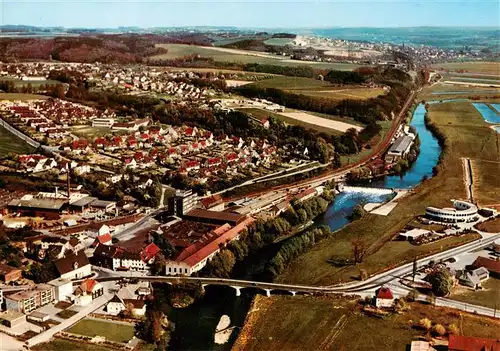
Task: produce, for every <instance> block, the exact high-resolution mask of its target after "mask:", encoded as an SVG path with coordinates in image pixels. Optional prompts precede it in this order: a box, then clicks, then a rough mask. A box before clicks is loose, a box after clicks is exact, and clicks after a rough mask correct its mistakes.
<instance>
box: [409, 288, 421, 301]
mask: <svg viewBox="0 0 500 351" xmlns="http://www.w3.org/2000/svg"><path fill="white" fill-rule="evenodd" d="M418 295H420V293H419V292H418V290H417V289H412V290H411V291H410V292H409V293H408V295H406V299H407V300H408V301H415V300H417V298H418Z"/></svg>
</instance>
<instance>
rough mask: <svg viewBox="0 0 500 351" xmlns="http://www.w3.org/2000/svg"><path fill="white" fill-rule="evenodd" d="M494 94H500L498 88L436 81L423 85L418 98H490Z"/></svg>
mask: <svg viewBox="0 0 500 351" xmlns="http://www.w3.org/2000/svg"><path fill="white" fill-rule="evenodd" d="M451 92H454V93H455V94H450V93H451ZM440 93H443V94H440ZM495 95H500V88H489V87H466V86H459V85H450V84H442V83H438V84H435V85H433V86H431V87H425V88H424V89H423V90H422V92H421V93H420V95H419V99H423V100H426V101H431V100H448V99H457V98H467V97H472V96H480V97H484V98H490V97H492V96H495Z"/></svg>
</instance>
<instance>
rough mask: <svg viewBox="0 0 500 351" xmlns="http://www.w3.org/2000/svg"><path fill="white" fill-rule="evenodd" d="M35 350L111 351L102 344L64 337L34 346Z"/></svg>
mask: <svg viewBox="0 0 500 351" xmlns="http://www.w3.org/2000/svg"><path fill="white" fill-rule="evenodd" d="M31 350H33V351H111V350H112V349H108V348H106V347H104V346H102V345H96V344H86V343H83V342H76V341H69V340H64V339H54V340H52V341H51V342H46V343H43V344H39V345H36V346H33V347H32V348H31Z"/></svg>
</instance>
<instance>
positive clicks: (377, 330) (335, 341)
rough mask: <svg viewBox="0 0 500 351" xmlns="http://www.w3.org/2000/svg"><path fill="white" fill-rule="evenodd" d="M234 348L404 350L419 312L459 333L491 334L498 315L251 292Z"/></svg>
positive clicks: (413, 334)
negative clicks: (380, 310) (376, 310)
mask: <svg viewBox="0 0 500 351" xmlns="http://www.w3.org/2000/svg"><path fill="white" fill-rule="evenodd" d="M252 307H253V309H252V312H251V314H250V315H249V317H247V320H246V323H245V325H244V327H243V329H242V331H241V332H240V335H239V337H238V340H237V341H236V344H235V345H234V347H233V350H235V351H240V350H349V351H356V350H360V351H372V350H373V351H379V350H405V348H406V345H408V344H410V343H411V341H412V340H415V339H417V338H418V337H420V336H425V331H422V330H421V329H419V328H415V325H416V324H417V323H418V321H419V320H420V319H422V318H429V319H430V320H431V321H432V322H434V323H440V324H442V325H443V326H445V327H446V326H448V325H450V324H452V323H453V324H456V325H457V326H460V325H461V326H462V330H463V335H467V336H478V337H487V338H496V337H497V336H498V328H500V323H499V322H498V320H494V319H489V318H484V317H479V316H474V315H469V314H463V317H462V318H460V314H459V313H457V312H456V311H453V310H449V309H443V308H438V307H432V306H429V305H423V304H419V303H411V304H410V307H411V308H410V310H408V311H406V312H403V313H401V314H389V315H388V316H386V317H384V318H376V317H370V316H367V315H365V314H363V313H362V312H361V308H360V306H359V305H358V304H357V303H356V302H355V301H353V300H351V301H349V300H347V299H340V298H331V297H329V298H328V297H324V298H318V297H309V296H307V297H306V296H295V297H291V296H272V297H262V296H259V295H257V296H256V297H255V301H254V305H253V306H252Z"/></svg>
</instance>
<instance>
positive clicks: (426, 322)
mask: <svg viewBox="0 0 500 351" xmlns="http://www.w3.org/2000/svg"><path fill="white" fill-rule="evenodd" d="M418 325H419V326H420V327H421V328H423V329H425V330H427V331H429V330H430V329H431V327H432V322H431V320H430V319H428V318H422V319H421V320H420V321H419V322H418Z"/></svg>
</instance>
